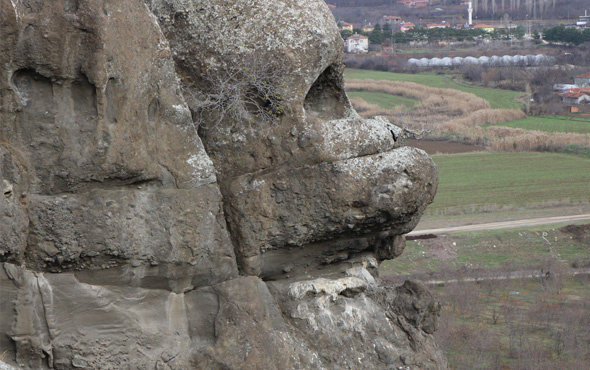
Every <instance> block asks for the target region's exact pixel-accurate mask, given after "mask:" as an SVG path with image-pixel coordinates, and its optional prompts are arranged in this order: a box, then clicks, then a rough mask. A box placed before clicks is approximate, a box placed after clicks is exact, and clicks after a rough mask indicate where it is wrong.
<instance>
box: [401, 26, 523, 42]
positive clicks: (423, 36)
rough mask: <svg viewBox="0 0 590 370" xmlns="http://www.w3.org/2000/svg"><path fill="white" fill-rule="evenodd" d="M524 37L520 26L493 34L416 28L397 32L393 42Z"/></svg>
mask: <svg viewBox="0 0 590 370" xmlns="http://www.w3.org/2000/svg"><path fill="white" fill-rule="evenodd" d="M523 36H524V28H523V27H522V26H518V27H515V28H512V29H495V30H494V31H493V32H486V31H485V30H483V29H474V28H464V29H463V28H462V29H457V28H453V27H445V28H432V29H427V28H420V27H415V28H411V29H409V30H407V31H406V32H397V33H395V34H394V35H393V39H392V41H393V42H396V43H401V44H407V43H409V42H412V41H428V42H434V41H441V40H446V41H473V40H475V39H480V38H488V37H489V38H491V39H493V40H511V39H521V38H522V37H523Z"/></svg>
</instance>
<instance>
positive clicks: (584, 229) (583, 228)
mask: <svg viewBox="0 0 590 370" xmlns="http://www.w3.org/2000/svg"><path fill="white" fill-rule="evenodd" d="M559 231H561V232H563V233H566V234H569V235H571V237H572V238H573V239H574V240H575V241H578V242H580V243H587V244H588V245H590V224H585V225H567V226H564V227H562V228H561V229H559Z"/></svg>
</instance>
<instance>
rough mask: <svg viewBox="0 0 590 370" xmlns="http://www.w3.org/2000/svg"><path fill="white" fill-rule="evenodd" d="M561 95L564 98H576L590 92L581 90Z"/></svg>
mask: <svg viewBox="0 0 590 370" xmlns="http://www.w3.org/2000/svg"><path fill="white" fill-rule="evenodd" d="M560 95H561V96H563V97H564V98H574V99H577V98H579V97H582V96H584V95H588V93H585V92H581V91H576V92H566V93H563V94H560Z"/></svg>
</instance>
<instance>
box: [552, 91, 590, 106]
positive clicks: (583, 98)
mask: <svg viewBox="0 0 590 370" xmlns="http://www.w3.org/2000/svg"><path fill="white" fill-rule="evenodd" d="M559 96H560V97H561V100H562V101H563V102H564V103H566V104H581V103H586V104H588V103H590V87H577V88H573V89H568V90H567V91H566V92H562V93H560V94H559Z"/></svg>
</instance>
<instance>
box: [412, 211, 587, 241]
mask: <svg viewBox="0 0 590 370" xmlns="http://www.w3.org/2000/svg"><path fill="white" fill-rule="evenodd" d="M587 220H588V221H590V214H584V215H575V216H557V217H543V218H531V219H527V220H514V221H502V222H492V223H487V224H477V225H465V226H454V227H444V228H440V229H428V230H414V231H412V232H411V233H409V234H407V235H409V236H418V235H427V234H434V235H440V234H452V233H461V232H466V231H480V230H497V229H512V228H518V227H528V226H538V225H550V224H557V223H567V222H575V221H587Z"/></svg>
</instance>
